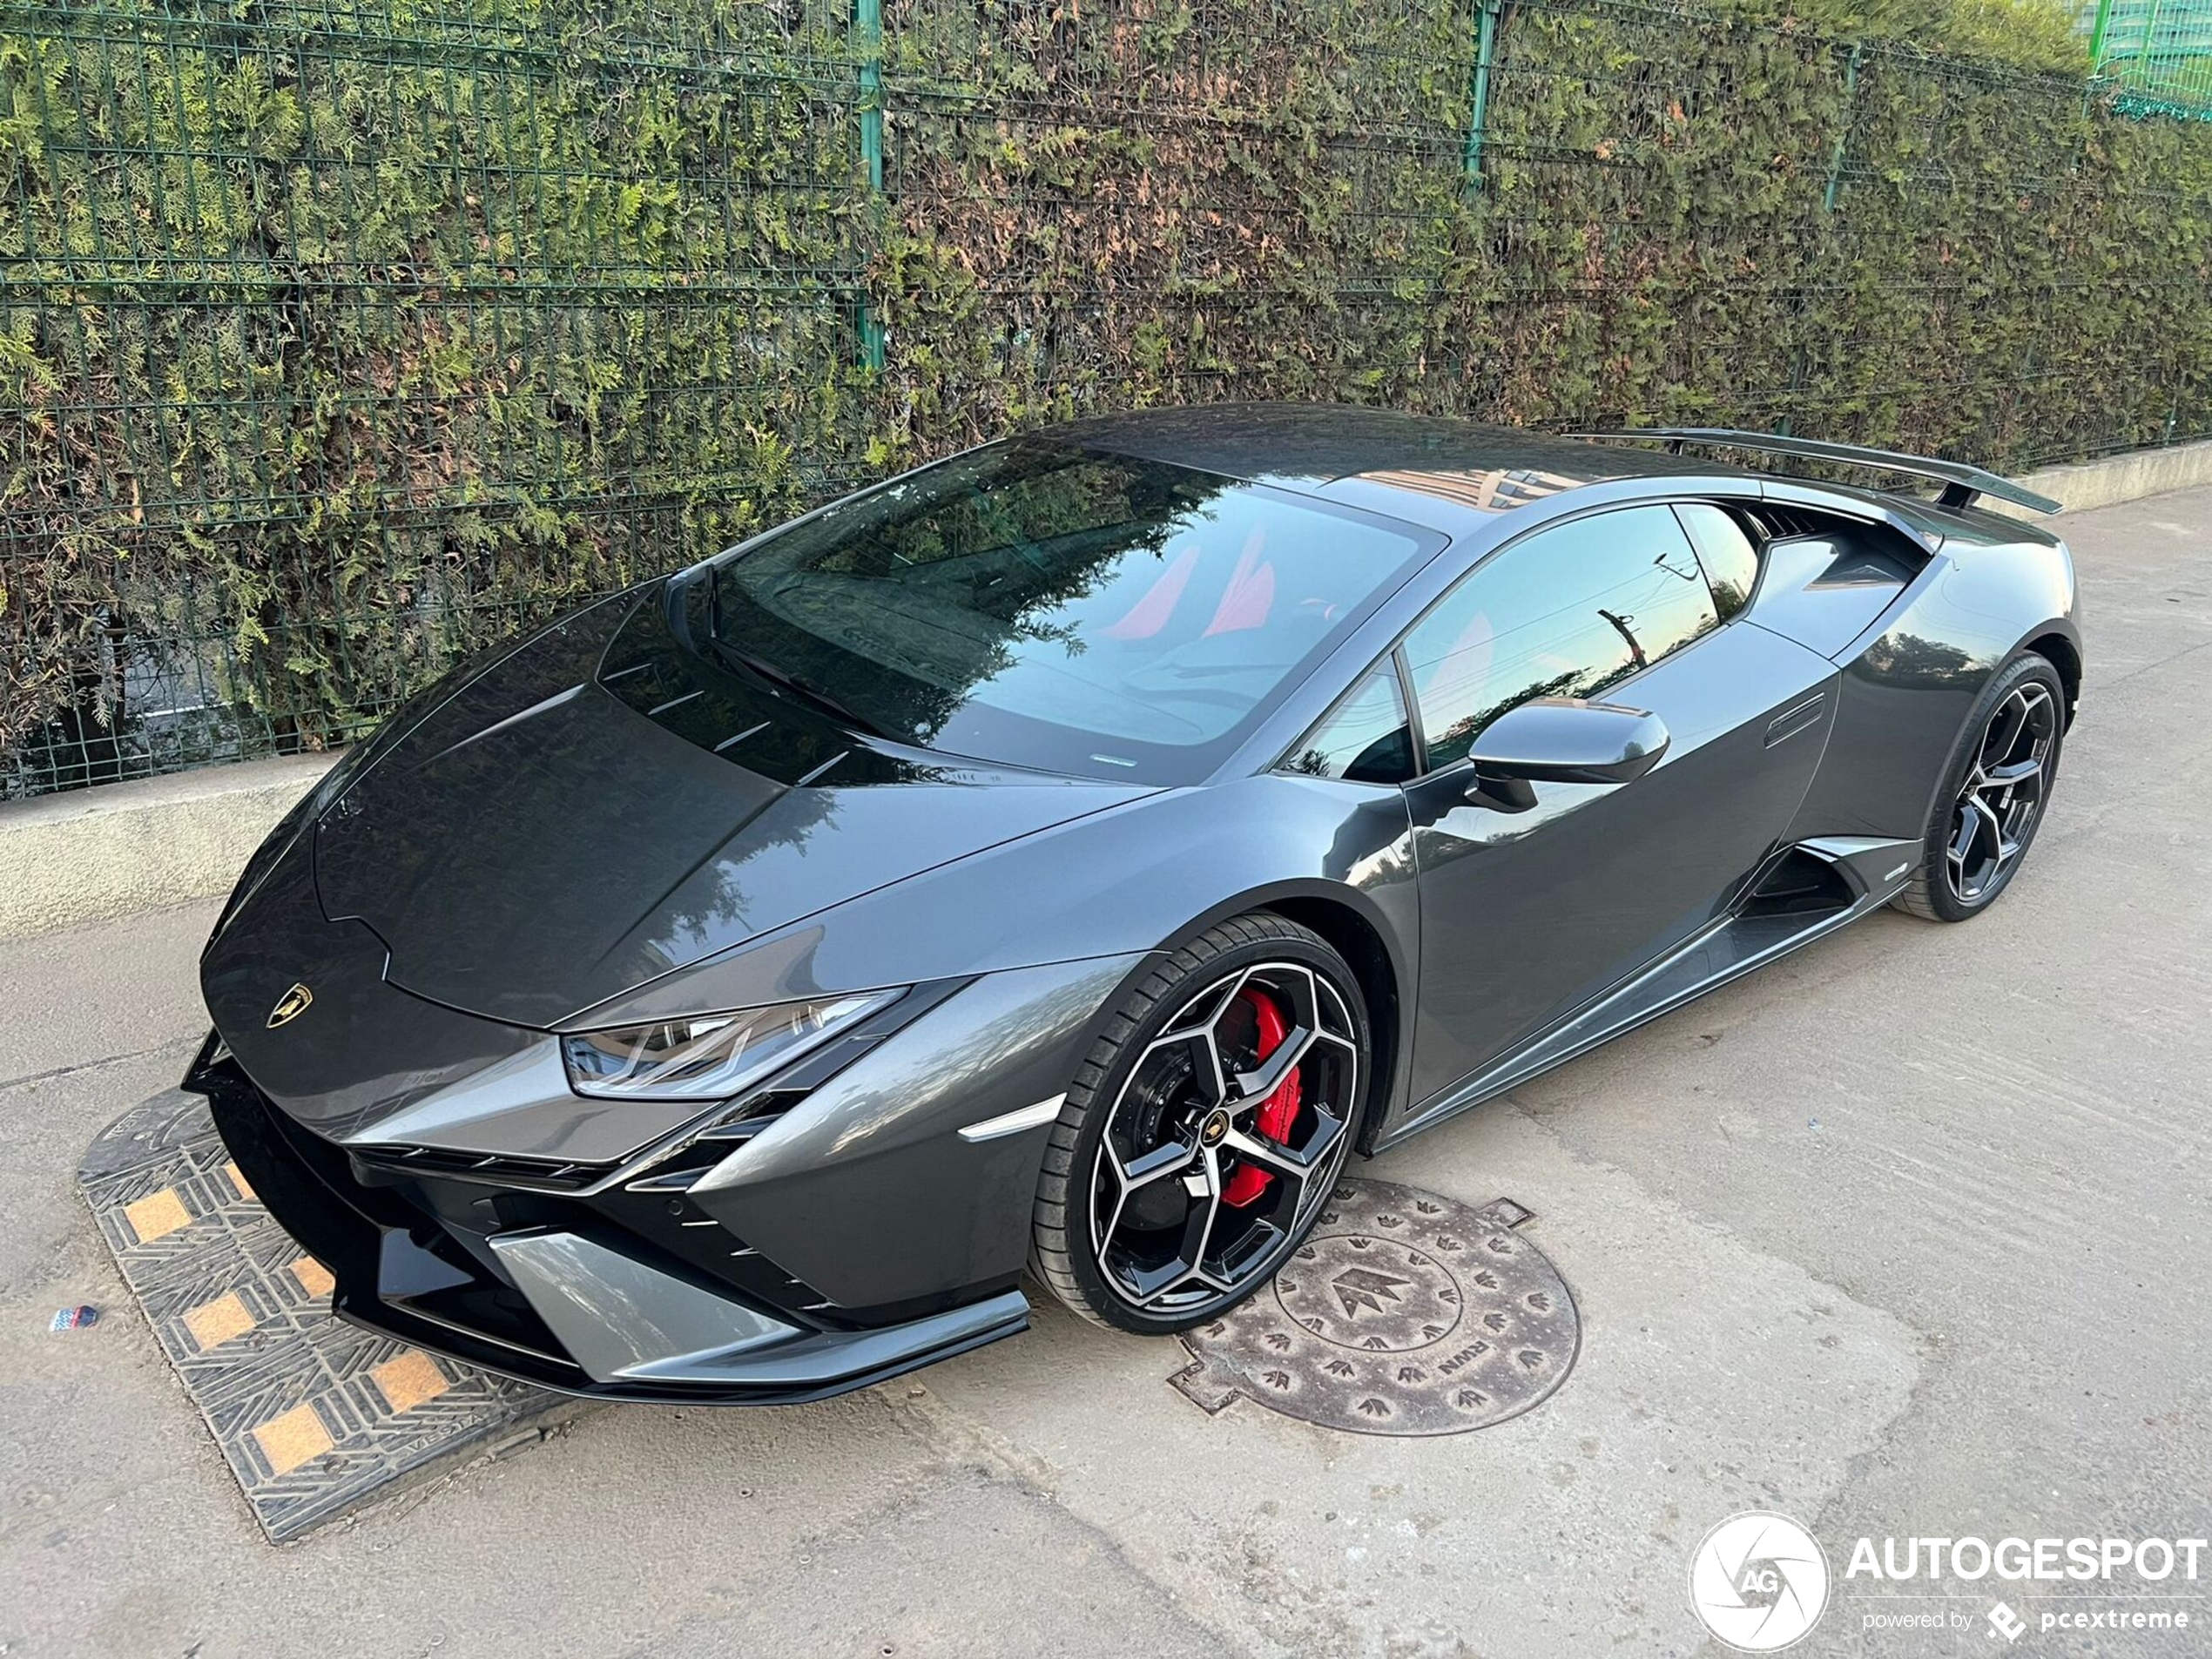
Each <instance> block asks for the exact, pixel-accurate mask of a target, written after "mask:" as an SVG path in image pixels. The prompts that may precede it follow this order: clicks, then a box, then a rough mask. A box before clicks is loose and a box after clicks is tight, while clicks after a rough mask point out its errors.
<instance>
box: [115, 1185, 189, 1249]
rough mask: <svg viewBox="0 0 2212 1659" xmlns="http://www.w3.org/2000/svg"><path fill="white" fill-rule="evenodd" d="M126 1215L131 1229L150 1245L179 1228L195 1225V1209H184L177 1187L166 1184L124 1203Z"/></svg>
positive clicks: (140, 1240)
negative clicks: (133, 1201) (137, 1198)
mask: <svg viewBox="0 0 2212 1659" xmlns="http://www.w3.org/2000/svg"><path fill="white" fill-rule="evenodd" d="M123 1218H124V1219H125V1221H127V1222H129V1223H130V1224H131V1231H132V1232H134V1233H136V1234H137V1235H138V1242H139V1243H140V1244H152V1243H153V1241H154V1240H155V1239H157V1238H166V1237H167V1236H168V1235H169V1234H171V1233H172V1232H175V1231H177V1229H178V1228H179V1227H189V1226H191V1225H192V1211H189V1210H187V1209H185V1201H184V1200H183V1199H182V1198H179V1197H178V1196H177V1189H176V1188H174V1187H164V1188H162V1190H160V1191H158V1192H155V1193H149V1194H148V1195H147V1196H146V1197H143V1198H141V1199H139V1200H138V1203H136V1204H125V1205H124V1206H123Z"/></svg>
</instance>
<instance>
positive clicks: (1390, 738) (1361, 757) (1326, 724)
mask: <svg viewBox="0 0 2212 1659" xmlns="http://www.w3.org/2000/svg"><path fill="white" fill-rule="evenodd" d="M1282 769H1283V770H1284V771H1285V772H1303V773H1305V775H1306V776H1307V777H1309V778H1342V779H1345V780H1346V781H1348V782H1351V783H1355V784H1402V783H1404V782H1405V781H1406V779H1408V778H1410V777H1412V776H1413V736H1412V734H1411V733H1410V732H1408V730H1407V729H1406V701H1405V698H1402V697H1400V696H1399V691H1398V674H1397V671H1396V670H1395V669H1393V667H1392V665H1391V660H1390V659H1389V658H1384V659H1383V662H1382V664H1381V665H1380V666H1379V667H1378V668H1375V669H1373V670H1372V671H1369V673H1368V675H1367V678H1365V679H1363V680H1361V681H1360V682H1359V685H1355V686H1354V687H1352V693H1351V695H1350V696H1348V697H1346V698H1345V699H1344V701H1343V702H1341V703H1339V704H1338V705H1336V707H1335V708H1333V709H1332V710H1331V711H1329V712H1328V713H1327V714H1326V715H1325V716H1323V717H1322V720H1321V724H1320V725H1317V726H1315V727H1314V728H1313V730H1312V731H1311V732H1307V733H1306V734H1305V737H1304V738H1301V739H1299V741H1298V746H1297V747H1296V748H1294V749H1292V750H1291V752H1290V753H1289V754H1288V755H1287V756H1285V758H1284V760H1283V767H1282Z"/></svg>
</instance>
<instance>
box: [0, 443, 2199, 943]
mask: <svg viewBox="0 0 2212 1659" xmlns="http://www.w3.org/2000/svg"><path fill="white" fill-rule="evenodd" d="M2020 482H2021V483H2024V484H2026V485H2027V487H2028V488H2029V489H2033V490H2036V491H2038V492H2040V494H2043V495H2046V496H2052V497H2054V499H2056V500H2058V501H2060V502H2064V503H2065V506H2066V510H2067V512H2069V513H2077V512H2087V511H2090V510H2092V509H2095V508H2099V507H2113V506H2117V505H2119V504H2121V502H2132V501H2140V500H2141V499H2142V498H2143V497H2145V496H2159V495H2163V494H2165V493H2166V492H2168V490H2175V489H2189V488H2190V487H2192V486H2194V485H2198V484H2212V442H2202V443H2184V444H2175V445H2174V446H2172V447H2170V448H2161V449H2136V450H2130V451H2129V452H2128V453H2127V454H2125V455H2108V456H2107V457H2106V458H2105V459H2103V460H2101V461H2085V462H2076V463H2074V464H2072V465H2069V466H2064V467H2046V468H2044V469H2042V470H2041V471H2040V472H2033V473H2029V474H2027V475H2026V476H2025V477H2023V478H2021V479H2020ZM1987 505H1989V506H1990V507H1992V508H1993V509H1996V510H1998V511H2000V512H2009V513H2010V514H2011V516H2014V517H2018V518H2025V519H2028V520H2030V521H2034V520H2036V519H2038V518H2039V515H2036V514H2033V513H2029V512H2027V511H2026V510H2024V509H2007V508H2006V507H2005V506H2004V505H2003V504H2002V503H2000V502H1988V503H1987ZM335 759H337V757H336V755H334V754H317V755H295V756H292V757H289V758H287V759H278V760H249V761H244V762H240V763H238V764H234V765H222V766H210V767H204V768H202V769H200V770H199V771H196V772H179V773H176V774H174V775H172V776H167V777H161V778H148V779H139V780H136V781H133V782H131V783H124V784H103V785H101V786H98V787H97V788H93V789H79V790H73V791H70V792H65V793H63V794H58V795H42V796H39V797H37V799H32V800H27V801H14V802H8V803H4V804H0V940H6V939H22V938H25V937H28V936H30V935H31V934H43V933H49V932H51V931H52V930H54V929H56V928H58V927H75V926H77V925H78V924H79V923H82V922H88V921H106V920H108V919H110V918H111V917H115V916H123V915H128V914H131V913H132V912H133V911H137V910H152V909H155V908H158V907H161V906H164V905H172V904H181V903H183V902H185V900H191V899H200V898H206V897H210V896H212V895H213V894H222V893H227V892H229V891H230V888H231V884H232V883H233V881H235V880H237V879H238V873H239V870H240V869H241V868H242V867H244V866H245V863H246V859H247V858H248V857H249V856H251V855H252V853H253V849H254V848H255V847H256V846H260V843H261V838H262V837H263V836H265V835H266V834H267V833H269V831H270V829H271V828H273V826H275V824H276V821H277V819H280V818H281V817H283V816H284V814H285V813H287V811H289V810H290V809H291V807H292V805H293V802H294V801H296V800H298V799H300V796H301V795H303V794H305V793H306V792H307V791H308V790H309V789H310V788H312V787H313V786H314V782H315V780H316V779H318V778H320V777H321V776H322V774H323V772H325V771H326V770H327V769H328V768H329V766H330V765H331V764H332V763H333V762H334V760H335Z"/></svg>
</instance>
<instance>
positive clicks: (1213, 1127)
mask: <svg viewBox="0 0 2212 1659" xmlns="http://www.w3.org/2000/svg"><path fill="white" fill-rule="evenodd" d="M1228 1133H1229V1114H1228V1113H1227V1112H1224V1111H1223V1110H1221V1109H1219V1108H1216V1109H1214V1111H1213V1113H1212V1115H1211V1116H1209V1117H1208V1118H1207V1119H1206V1121H1205V1122H1204V1123H1201V1124H1199V1125H1198V1139H1199V1140H1200V1141H1202V1142H1204V1143H1205V1144H1206V1145H1208V1146H1219V1145H1220V1144H1221V1142H1222V1137H1223V1136H1225V1135H1227V1134H1228Z"/></svg>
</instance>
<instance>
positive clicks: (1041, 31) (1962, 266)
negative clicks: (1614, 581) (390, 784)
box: [0, 0, 2212, 794]
mask: <svg viewBox="0 0 2212 1659" xmlns="http://www.w3.org/2000/svg"><path fill="white" fill-rule="evenodd" d="M2114 3H2115V4H2116V3H2118V0H2114ZM0 95H4V98H5V100H6V101H5V103H4V104H0V168H3V169H4V170H5V171H4V172H0V270H4V280H5V287H4V291H0V388H5V393H6V401H4V402H0V585H3V586H4V588H5V596H4V604H0V610H4V615H5V618H6V626H7V628H8V631H9V639H8V658H9V660H8V662H7V664H6V672H7V679H6V683H5V685H4V688H0V792H4V793H7V794H25V793H36V792H43V791H47V790H52V789H57V788H67V787H71V786H78V785H82V784H85V783H91V782H98V781H103V780H106V779H116V778H123V777H132V776H139V775H145V774H146V773H150V772H160V771H165V770H171V769H174V768H178V767H181V766H186V765H199V764H204V763H206V762H208V761H212V760H219V759H230V758H236V757H242V756H248V755H260V754H271V753H282V752H296V751H299V750H303V749H314V748H319V747H322V746H325V745H329V744H333V743H337V742H342V741H345V740H347V739H348V738H351V737H353V736H354V735H357V734H358V733H359V732H361V731H362V730H363V729H365V728H366V727H367V726H368V725H373V724H374V722H375V721H376V720H377V719H378V718H380V717H381V715H382V714H383V713H384V712H386V711H388V709H389V708H390V707H391V706H392V705H393V704H394V703H395V701H396V700H397V699H398V698H401V697H402V696H404V695H405V694H407V693H408V691H411V690H413V689H415V687H417V686H419V685H421V684H423V683H424V682H425V681H427V680H428V679H429V678H432V677H434V676H435V674H436V673H437V672H438V671H441V670H442V668H444V667H446V666H447V665H448V664H451V663H452V662H454V661H455V659H456V658H462V657H463V656H465V655H467V654H468V653H469V652H471V651H475V650H478V649H481V648H483V647H485V646H487V645H489V644H491V643H492V642H494V641H496V640H497V639H498V638H500V637H502V636H504V635H507V634H509V633H510V632H512V631H514V630H516V629H517V628H519V627H522V626H523V625H525V624H529V623H530V622H533V621H536V620H539V619H542V618H543V617H549V616H550V615H552V614H554V613H555V612H556V611H558V610H561V609H563V608H564V607H565V606H566V605H567V604H570V603H572V602H573V601H574V600H575V599H577V597H581V596H583V595H585V594H589V593H592V592H597V591H604V590H607V589H609V588H611V587H614V586H617V585H620V584H622V583H626V582H628V581H630V580H632V579H635V578H636V577H638V576H641V575H643V574H645V573H648V572H650V571H653V570H664V569H669V568H673V567H675V566H677V565H679V564H681V563H686V562H688V561H689V560H691V559H692V558H694V557H697V556H700V555H702V554H704V553H705V552H709V551H711V550H714V549H716V548H718V547H720V546H724V545H726V544H728V543H730V542H732V541H734V540H736V539H738V538H739V537H740V536H743V535H744V534H745V533H747V532H749V531H750V530H752V529H756V528H759V527H761V526H764V525H765V524H768V523H773V522H775V521H776V520H777V519H778V518H779V517H781V516H786V515H787V514H788V513H790V512H792V511H793V510H796V509H799V508H800V507H802V506H804V505H806V504H807V503H808V502H813V501H814V500H818V499H820V498H822V497H823V496H826V495H828V494H831V493H833V492H835V491H838V490H840V489H844V488H846V487H849V486H851V485H853V484H854V483H857V482H860V481H861V480H862V479H864V478H865V477H867V476H872V475H880V473H881V472H883V471H885V470H887V469H890V468H891V467H893V466H895V465H900V464H906V463H907V462H911V461H914V460H916V459H919V458H921V457H924V456H927V455H932V454H937V453H941V452H943V451H945V450H946V449H948V448H952V447H954V446H956V445H958V444H960V443H962V442H970V441H974V440H976V439H979V438H981V437H985V436H988V435H994V434H995V433H997V432H999V431H1002V430H1005V429H1008V428H1011V427H1016V426H1020V425H1023V424H1028V423H1034V422H1035V421H1039V420H1042V419H1047V418H1051V417H1054V416H1058V415H1069V414H1073V413H1077V412H1081V411H1083V410H1086V409H1090V408H1104V407H1116V406H1123V405H1126V404H1129V403H1133V402H1135V403H1141V402H1148V401H1168V400H1184V399H1197V398H1211V397H1221V396H1298V397H1326V398H1348V399H1359V400H1368V401H1389V402H1392V403H1394V404H1399V405H1401V406H1405V407H1411V408H1428V409H1437V410H1446V411H1452V412H1459V413H1467V414H1473V415H1481V416H1486V417H1488V418H1496V419H1506V420H1512V421H1524V422H1530V423H1538V424H1562V423H1566V422H1569V421H1583V420H1593V419H1615V420H1617V419H1622V418H1635V419H1642V418H1653V419H1656V418H1666V419H1670V420H1671V419H1697V420H1705V421H1715V422H1726V423H1730V424H1739V425H1750V426H1763V427H1771V428H1781V429H1794V430H1797V431H1799V432H1803V433H1806V434H1817V435H1823V436H1832V437H1839V438H1849V439H1859V440H1864V441H1871V442H1892V443H1895V444H1897V445H1899V446H1901V447H1911V448H1929V449H1946V448H1947V449H1951V450H1954V451H1957V452H1961V453H1965V454H1967V455H1970V456H1972V457H1973V458H1974V459H1976V460H1979V461H1983V462H1990V463H1994V464H2006V463H2009V464H2013V465H2015V466H2019V465H2027V464H2033V463H2034V462H2041V461H2046V460H2054V459H2060V458H2066V457H2069V456H2073V455H2086V454H2093V453H2097V452H2100V451H2102V450H2107V449H2114V448H2128V447H2134V446H2136V445H2141V444H2145V443H2151V442H2163V441H2170V440H2175V439H2179V438H2182V437H2188V436H2194V435H2199V434H2201V433H2203V432H2205V431H2207V430H2208V429H2212V320H2207V319H2206V318H2205V317H2204V316H2203V315H2202V313H2203V311H2204V309H2205V308H2204V307H2202V298H2201V296H2202V293H2203V292H2204V291H2205V285H2206V283H2207V281H2208V280H2212V231H2208V228H2207V219H2208V218H2212V209H2208V207H2207V206H2206V198H2207V192H2208V189H2212V146H2209V145H2206V144H2205V143H2204V142H2203V140H2202V138H2201V137H2199V136H2195V135H2201V134H2202V132H2204V131H2205V130H2204V129H2202V128H2199V127H2190V128H2189V129H2188V132H2189V135H2190V136H2188V137H2180V136H2176V134H2177V133H2178V132H2180V131H2181V128H2182V125H2183V124H2175V123H2165V124H2162V125H2161V124H2157V123H2151V124H2141V123H2137V124H2125V123H2116V122H2114V120H2113V119H2112V118H2111V115H2110V110H2109V107H2108V105H2107V103H2106V102H2104V101H2101V100H2100V99H2099V98H2096V97H2094V96H2093V95H2091V93H2090V91H2089V90H2088V89H2086V88H2085V87H2084V85H2083V84H2082V83H2081V82H2080V81H2079V80H2078V79H2067V78H2051V77H2044V76H2036V75H2030V74H2023V73H2020V72H2017V71H2002V70H1998V69H1994V68H1990V67H1986V66H1981V67H1977V66H1974V65H1971V64H1961V63H1959V62H1957V61H1956V60H1950V59H1944V58H1939V57H1933V56H1931V55H1929V54H1927V53H1925V52H1922V51H1912V50H1910V49H1907V48H1905V47H1901V46H1897V45H1888V44H1865V45H1854V44H1851V43H1849V42H1840V41H1834V40H1828V39H1824V38H1821V37H1817V35H1815V34H1813V33H1811V32H1810V31H1808V30H1804V28H1803V27H1802V26H1798V25H1794V24H1779V25H1777V24H1775V23H1773V22H1771V21H1769V22H1757V21H1751V20H1747V19H1743V18H1737V19H1735V20H1732V21H1731V20H1727V19H1721V18H1716V17H1710V16H1704V15H1701V14H1696V13H1690V12H1683V11H1677V10H1672V9H1669V8H1668V7H1664V6H1659V5H1651V4H1645V3H1637V0H1595V3H1594V0H1542V3H1534V4H1527V3H1524V4H1519V5H1514V6H1509V7H1508V6H1502V5H1501V6H1496V7H1492V6H1489V5H1487V4H1486V3H1473V4H1469V3H1465V0H1460V3H1446V4H1441V5H1438V4H1430V3H1424V0H1100V3H1096V4H1083V5H1076V4H1071V3H1066V0H890V3H889V4H888V5H887V6H880V0H857V3H856V4H853V5H852V7H851V9H848V0H775V3H738V0H381V3H377V4H373V5H371V4H364V5H359V6H347V5H342V4H338V3H333V0H325V3H305V0H265V3H261V4H258V5H256V6H254V7H252V8H248V9H245V10H240V9H238V8H235V7H233V6H231V5H229V4H226V3H216V0H143V3H132V0H102V3H98V4H92V3H79V0H57V3H40V4H18V5H17V6H16V7H15V8H14V9H12V10H11V11H10V19H9V22H8V24H7V25H6V32H5V33H4V34H0Z"/></svg>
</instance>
